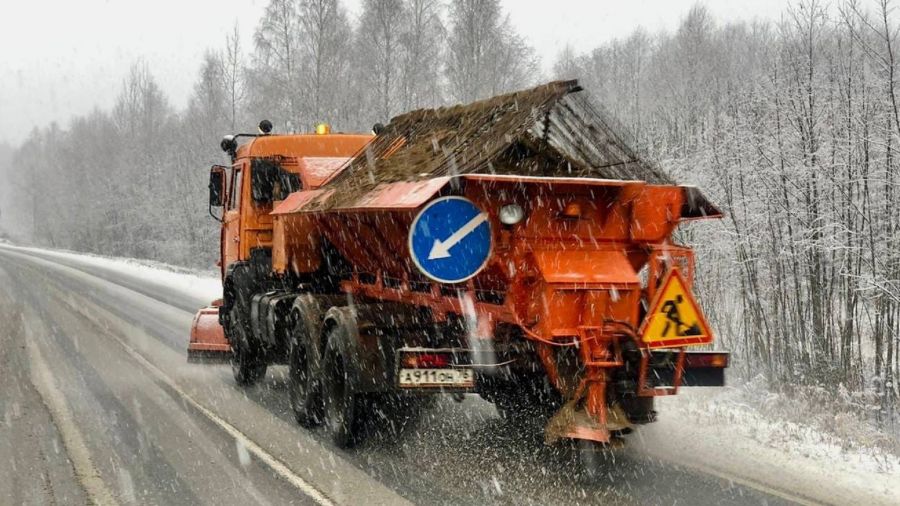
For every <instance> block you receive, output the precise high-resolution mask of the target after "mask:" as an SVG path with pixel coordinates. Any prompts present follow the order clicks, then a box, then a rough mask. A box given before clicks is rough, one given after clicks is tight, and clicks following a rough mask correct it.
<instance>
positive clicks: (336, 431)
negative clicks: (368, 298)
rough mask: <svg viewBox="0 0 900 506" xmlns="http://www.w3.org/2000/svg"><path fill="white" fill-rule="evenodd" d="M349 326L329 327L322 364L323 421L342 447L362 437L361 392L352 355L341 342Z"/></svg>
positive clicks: (350, 444)
mask: <svg viewBox="0 0 900 506" xmlns="http://www.w3.org/2000/svg"><path fill="white" fill-rule="evenodd" d="M347 331H348V329H346V328H343V326H342V325H341V322H338V323H337V325H335V326H333V327H331V328H330V329H329V331H328V336H327V337H328V341H327V343H328V344H327V347H326V350H325V360H324V363H323V364H322V365H323V370H324V373H325V374H324V375H323V384H322V398H323V401H324V408H325V409H324V422H325V427H326V429H327V430H328V433H329V435H330V436H331V440H332V441H333V442H334V444H335V445H336V446H337V447H339V448H350V447H352V446H355V445H357V444H359V443H360V442H361V440H362V437H361V436H362V428H363V427H362V410H361V409H360V408H361V405H362V395H361V394H360V393H357V392H356V388H355V387H356V385H355V384H354V374H353V370H352V367H354V363H353V362H352V358H351V357H350V356H349V354H348V353H346V352H345V351H344V350H345V347H344V346H341V343H343V342H346V339H347V337H348V336H346V335H344V333H346V332H347Z"/></svg>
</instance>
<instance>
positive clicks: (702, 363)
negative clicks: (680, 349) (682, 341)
mask: <svg viewBox="0 0 900 506" xmlns="http://www.w3.org/2000/svg"><path fill="white" fill-rule="evenodd" d="M728 355H729V354H728V353H723V352H688V353H685V355H684V367H685V368H693V367H716V368H721V369H724V368H726V367H728Z"/></svg>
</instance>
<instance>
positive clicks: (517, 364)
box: [188, 81, 728, 447]
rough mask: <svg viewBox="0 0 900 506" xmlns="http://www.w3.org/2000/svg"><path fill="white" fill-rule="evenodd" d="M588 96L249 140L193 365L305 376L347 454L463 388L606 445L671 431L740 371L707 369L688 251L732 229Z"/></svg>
mask: <svg viewBox="0 0 900 506" xmlns="http://www.w3.org/2000/svg"><path fill="white" fill-rule="evenodd" d="M580 91H581V88H580V87H579V86H578V83H577V82H576V81H560V82H553V83H549V84H546V85H543V86H539V87H537V88H533V89H530V90H526V91H520V92H517V93H511V94H507V95H502V96H498V97H494V98H491V99H488V100H484V101H479V102H475V103H472V104H468V105H459V106H454V107H448V108H440V109H423V110H417V111H413V112H410V113H407V114H404V115H401V116H398V117H396V118H393V119H392V120H391V122H390V123H389V124H388V125H387V126H384V127H382V126H381V125H377V126H376V129H375V132H376V134H377V135H375V136H374V137H373V136H370V135H348V134H336V133H330V132H329V131H328V127H327V126H326V125H320V126H319V127H317V131H316V133H310V134H294V135H271V134H270V133H269V131H270V130H271V124H269V123H268V122H265V121H264V122H263V123H261V124H260V131H261V134H260V135H255V134H254V135H251V136H248V137H249V141H248V142H244V143H239V142H238V138H237V137H236V136H227V137H226V138H225V139H224V140H223V141H222V148H223V149H224V150H225V151H226V152H227V153H229V154H230V156H231V165H230V166H227V167H223V166H215V167H213V168H212V170H211V173H210V187H209V188H210V206H211V212H212V208H224V209H223V211H222V217H221V220H222V234H221V257H222V260H221V267H222V282H223V288H224V290H223V294H224V297H223V299H222V300H220V301H216V302H215V303H213V305H212V306H211V307H209V308H205V309H202V310H201V311H200V312H199V313H198V315H197V317H196V318H195V320H194V326H193V329H192V332H191V341H190V345H189V348H188V357H189V360H192V361H199V360H204V359H215V358H217V357H218V358H221V359H227V360H230V361H231V364H232V368H233V372H234V377H235V380H236V381H237V382H238V383H240V384H245V385H246V384H252V383H254V382H256V381H257V380H259V379H260V378H261V377H262V376H263V375H264V374H265V371H266V368H267V366H268V365H270V364H285V363H286V364H287V365H288V367H289V383H290V385H289V390H290V402H291V406H292V408H293V411H294V413H295V414H296V418H297V420H298V421H299V422H300V423H301V424H302V425H304V426H307V427H310V426H313V425H317V424H320V423H324V424H325V425H326V427H327V430H328V432H329V433H330V434H331V436H332V438H333V439H334V441H335V443H336V444H337V445H338V446H342V447H345V446H349V445H352V444H354V443H356V442H358V441H359V439H360V438H361V437H362V435H363V434H364V431H361V430H360V423H361V421H362V420H363V419H364V418H365V417H366V416H368V415H370V413H372V411H373V409H375V408H373V407H372V402H375V403H377V402H389V401H390V400H397V399H406V398H411V399H415V398H419V397H420V396H426V395H428V394H438V393H447V392H453V393H478V394H480V395H481V396H482V397H484V398H485V399H487V400H488V401H490V402H493V403H494V404H495V405H496V407H497V409H498V411H499V412H500V413H501V415H502V416H504V417H506V418H518V417H526V416H527V417H532V416H534V414H535V413H546V414H547V415H548V421H547V424H546V429H545V438H546V441H547V442H548V443H553V442H557V441H559V440H562V439H574V440H579V441H583V442H593V443H598V444H600V445H605V444H608V443H610V442H611V441H612V440H613V438H616V437H618V436H621V435H624V434H627V433H628V432H630V431H631V430H632V429H633V427H634V426H635V425H638V424H643V423H648V422H652V421H654V420H655V417H656V412H655V411H654V409H653V400H654V398H655V397H657V396H661V395H671V394H675V393H677V392H678V389H679V387H682V386H692V385H698V386H717V385H722V384H724V368H725V367H727V365H728V355H727V354H726V353H718V352H708V351H701V352H692V351H687V349H688V348H689V347H691V346H695V345H707V344H710V343H712V342H713V335H712V332H711V329H710V326H709V324H708V323H707V322H706V320H705V319H704V317H703V313H702V312H701V310H700V307H699V306H698V304H697V302H696V300H695V299H694V296H693V293H692V290H691V284H692V280H693V273H694V256H693V253H692V251H691V249H690V248H688V247H685V246H681V245H678V244H675V243H674V242H673V240H672V234H673V231H674V230H675V229H676V227H677V226H678V225H679V224H680V223H682V222H684V221H688V220H695V219H704V218H717V217H720V216H721V213H720V212H719V210H718V209H716V207H715V206H714V205H713V204H711V203H710V202H709V201H708V200H707V199H706V198H705V197H704V196H703V195H702V194H701V192H700V191H699V190H697V189H696V188H693V187H688V186H679V185H677V184H675V183H674V182H673V181H672V180H671V179H670V178H669V177H668V176H667V175H666V174H665V173H664V172H662V171H661V170H660V169H659V168H657V167H656V166H655V165H654V164H652V163H650V162H648V161H647V160H643V159H641V158H640V157H638V156H637V155H636V153H635V152H634V151H633V150H632V149H631V148H630V147H629V145H628V143H626V142H625V141H624V140H623V138H622V136H621V135H622V134H621V133H620V132H617V131H616V130H615V129H614V128H613V127H612V123H611V121H610V120H609V119H607V117H606V116H605V115H604V114H602V113H601V112H600V111H598V110H597V109H595V107H593V106H592V104H591V103H590V102H589V101H588V100H587V98H586V97H584V96H583V93H579V92H580ZM242 135H244V134H242ZM400 404H401V405H402V406H404V408H403V409H406V410H416V409H420V406H421V403H415V402H409V403H400ZM395 412H396V411H395ZM408 414H409V413H404V414H403V415H408ZM398 416H399V415H398Z"/></svg>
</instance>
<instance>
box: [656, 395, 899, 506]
mask: <svg viewBox="0 0 900 506" xmlns="http://www.w3.org/2000/svg"><path fill="white" fill-rule="evenodd" d="M777 397H780V395H779V394H776V393H773V392H771V391H769V390H767V389H766V388H765V385H764V384H763V382H762V381H761V380H756V381H753V382H749V383H747V384H744V385H741V386H736V387H726V388H715V389H713V388H701V389H690V388H688V389H683V390H682V391H681V392H680V393H679V395H677V396H674V397H671V398H659V402H658V405H657V409H658V410H659V416H660V420H659V422H657V423H656V424H652V425H650V426H646V427H643V428H641V429H640V431H639V432H641V433H643V434H642V435H641V436H639V438H640V439H641V440H642V441H641V445H640V446H641V451H642V452H645V453H648V454H652V455H657V456H660V457H663V458H666V459H670V460H675V461H676V462H680V463H682V464H685V465H689V466H693V467H697V468H701V469H703V470H705V471H707V472H710V473H711V474H721V475H722V476H723V477H731V476H738V477H743V478H746V479H747V480H748V481H750V482H754V483H761V484H765V485H766V486H769V487H771V488H772V489H773V490H776V491H777V490H783V491H786V492H790V493H791V494H799V495H801V496H804V497H808V498H810V499H812V500H814V501H816V502H823V503H830V504H849V503H859V502H861V503H866V504H900V457H898V455H897V454H895V453H892V452H890V451H887V450H885V449H884V448H883V447H881V446H879V445H876V444H872V445H870V446H869V445H866V444H864V443H863V442H862V441H861V440H860V438H856V437H838V436H836V435H835V434H836V433H840V432H839V431H832V430H827V429H825V428H822V427H821V426H817V424H813V423H803V422H802V421H798V420H803V419H804V418H809V419H810V420H812V419H814V418H817V419H818V420H821V419H823V418H826V417H828V416H829V414H828V413H827V408H826V407H824V406H822V407H820V408H819V409H815V408H813V407H810V406H803V403H802V402H798V401H792V400H790V399H787V398H786V397H785V398H778V399H776V398H777ZM759 402H765V403H768V404H770V405H779V406H790V405H793V406H795V410H794V412H793V413H787V412H785V411H783V410H775V409H771V408H770V407H766V406H760V405H758V403H759ZM830 416H831V418H832V419H833V423H835V424H842V423H843V424H846V423H849V421H848V420H845V419H844V417H845V415H844V414H834V413H832V414H831V415H830ZM856 422H857V423H858V424H859V425H858V426H859V427H860V428H861V430H864V429H863V427H864V426H863V425H862V423H863V422H862V421H861V420H856ZM817 423H819V422H817Z"/></svg>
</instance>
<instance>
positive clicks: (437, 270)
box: [409, 197, 491, 283]
mask: <svg viewBox="0 0 900 506" xmlns="http://www.w3.org/2000/svg"><path fill="white" fill-rule="evenodd" d="M409 253H410V255H411V256H412V259H413V262H415V264H416V266H417V267H418V268H419V270H421V271H422V272H423V273H424V274H425V275H426V276H428V277H429V278H431V279H433V280H435V281H439V282H441V283H459V282H461V281H465V280H467V279H469V278H471V277H472V276H474V275H476V274H478V272H479V271H480V270H481V269H482V268H483V267H484V264H486V263H487V260H488V257H490V255H491V224H490V221H488V214H487V213H486V212H484V211H482V210H481V209H479V208H478V207H477V206H476V205H475V204H473V203H472V202H471V201H470V200H468V199H465V198H463V197H441V198H439V199H436V200H434V201H432V202H430V203H428V205H426V206H425V208H424V209H422V210H421V211H420V212H419V214H418V215H417V216H416V219H415V220H413V223H412V227H411V228H410V230H409Z"/></svg>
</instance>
